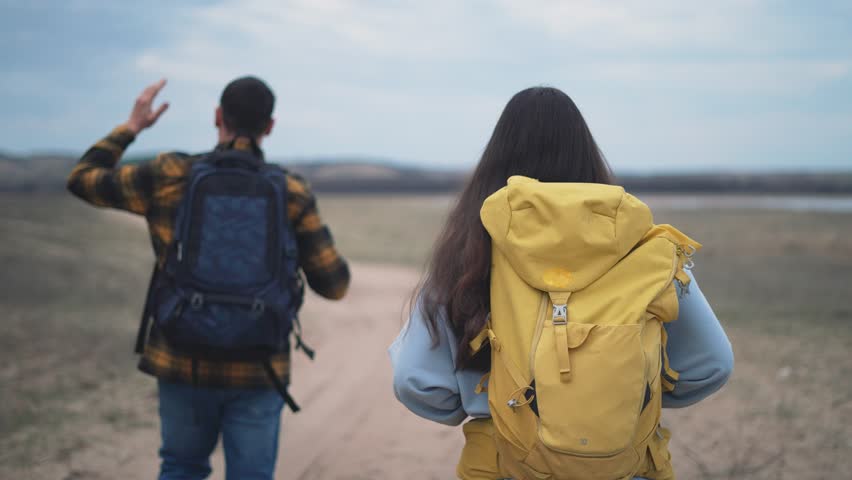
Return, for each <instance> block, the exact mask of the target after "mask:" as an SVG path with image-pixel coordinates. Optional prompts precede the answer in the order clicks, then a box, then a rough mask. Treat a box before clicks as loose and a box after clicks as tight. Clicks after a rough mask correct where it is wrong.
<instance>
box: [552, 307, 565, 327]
mask: <svg viewBox="0 0 852 480" xmlns="http://www.w3.org/2000/svg"><path fill="white" fill-rule="evenodd" d="M567 323H568V305H567V304H564V303H563V304H562V305H554V306H553V324H554V325H565V324H567Z"/></svg>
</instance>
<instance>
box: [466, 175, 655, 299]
mask: <svg viewBox="0 0 852 480" xmlns="http://www.w3.org/2000/svg"><path fill="white" fill-rule="evenodd" d="M480 216H481V219H482V223H483V225H484V226H485V229H486V230H487V231H488V233H489V235H490V236H491V239H492V243H493V246H494V247H495V248H497V249H499V250H500V252H501V253H502V254H503V255H505V256H506V258H507V260H508V261H509V263H510V264H511V265H512V268H513V269H514V270H515V271H516V272H517V273H518V275H519V276H520V277H521V278H522V279H523V280H524V281H525V282H527V283H528V284H529V285H530V286H532V287H534V288H536V289H538V290H542V291H547V292H554V291H556V292H575V291H578V290H582V289H583V288H585V287H586V286H588V285H589V284H591V283H592V282H594V281H595V280H597V279H598V278H600V277H601V276H602V275H603V274H605V273H606V272H607V271H609V270H610V269H611V268H612V267H613V266H614V265H615V264H616V263H618V262H619V261H620V260H621V259H622V258H624V256H625V255H627V254H628V253H629V252H630V251H631V250H632V249H633V248H634V247H635V246H636V245H637V244H638V243H640V241H641V240H642V239H643V238H644V237H645V236H646V234H647V233H648V232H649V231H650V230H651V229H652V228H653V227H654V225H653V217H652V215H651V210H650V209H649V208H648V207H647V206H646V205H645V204H644V203H642V202H641V201H639V199H637V198H636V197H634V196H633V195H630V194H629V193H626V192H625V191H624V189H623V188H622V187H618V186H613V185H603V184H592V183H543V182H539V181H538V180H534V179H531V178H527V177H523V176H514V177H511V178H509V180H508V183H507V185H506V187H503V188H502V189H500V190H498V191H497V192H496V193H494V194H493V195H491V196H490V197H488V199H486V200H485V203H484V204H483V206H482V210H481V212H480Z"/></svg>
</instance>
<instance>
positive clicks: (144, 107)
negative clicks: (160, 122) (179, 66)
mask: <svg viewBox="0 0 852 480" xmlns="http://www.w3.org/2000/svg"><path fill="white" fill-rule="evenodd" d="M165 86H166V79H165V78H164V79H162V80H160V81H159V82H157V83H155V84H153V85H149V86H148V87H147V88H146V89H145V90H143V91H142V93H141V94H140V95H139V98H137V99H136V103H135V104H134V105H133V111H132V112H130V118H129V119H128V120H127V123H125V125H126V126H127V128H129V129H130V130H131V131H133V133H134V134H135V135H138V134H139V132H141V131H142V130H145V129H146V128H148V127H150V126H151V125H154V123H155V122H156V121H157V119H159V118H160V115H162V114H163V112H165V111H166V109H167V108H169V103H168V102H165V103H163V104H162V105H160V106H159V107H158V108H157V110H156V111H154V110H153V109H152V106H153V104H154V98H156V96H157V94H158V93H160V90H162V89H163V87H165Z"/></svg>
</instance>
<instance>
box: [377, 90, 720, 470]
mask: <svg viewBox="0 0 852 480" xmlns="http://www.w3.org/2000/svg"><path fill="white" fill-rule="evenodd" d="M519 175H520V176H524V177H529V178H531V179H536V180H538V181H539V182H542V183H550V182H571V183H585V184H605V185H608V184H612V183H613V177H612V174H611V172H610V169H609V166H608V165H607V162H606V160H605V159H604V156H603V154H602V153H601V151H600V149H599V148H598V146H597V144H596V142H595V140H594V138H593V136H592V134H591V131H590V130H589V127H588V126H587V124H586V122H585V120H584V118H583V116H582V114H581V113H580V110H579V109H578V108H577V106H576V105H575V104H574V102H573V101H572V100H571V98H569V97H568V96H567V95H566V94H565V93H563V92H562V91H560V90H558V89H556V88H549V87H534V88H529V89H526V90H523V91H521V92H519V93H517V94H516V95H515V96H514V97H512V99H511V100H510V101H509V103H508V104H507V105H506V107H505V109H504V111H503V113H502V115H501V116H500V118H499V120H498V122H497V125H496V127H495V128H494V132H493V134H492V136H491V139H490V140H489V142H488V144H487V146H486V147H485V150H484V152H483V154H482V158H481V160H480V161H479V164H478V165H477V167H476V169H475V170H474V172H473V174H472V175H471V177H470V179H469V181H468V183H467V185H466V186H465V188H464V190H463V191H462V193H461V195H460V197H459V199H458V202H457V203H456V205H455V207H454V208H453V209H452V211H451V212H450V214H449V216H448V218H447V221H446V225H445V226H444V229H443V231H442V232H441V234H440V236H439V237H438V240H437V242H436V244H435V247H434V251H433V253H432V257H431V261H430V263H429V265H428V269H427V271H426V273H425V276H424V278H423V281H422V282H421V285H420V287H419V288H418V290H417V292H416V294H415V296H414V298H413V301H412V309H411V318H410V319H409V322H408V324H407V326H406V327H405V328H404V329H403V331H402V332H401V333H400V335H399V337H398V339H397V340H396V341H395V342H394V344H393V345H392V346H391V349H390V353H391V359H392V362H393V366H394V390H395V393H396V395H397V398H398V399H399V400H400V401H401V402H402V403H403V404H405V405H406V407H408V408H409V409H410V410H411V411H413V412H414V413H416V414H418V415H420V416H422V417H425V418H427V419H430V420H433V421H436V422H440V423H444V424H448V425H458V424H460V423H461V422H463V421H464V420H465V419H467V418H468V417H473V419H474V420H472V421H470V422H468V423H467V424H466V425H465V435H466V441H467V443H466V446H465V450H464V452H463V453H462V458H461V461H460V462H459V466H458V470H457V471H458V474H459V477H460V478H464V479H472V478H478V479H486V478H489V479H497V478H504V477H508V476H509V475H507V474H506V473H505V472H501V471H500V468H499V467H498V464H497V460H496V457H497V455H496V451H494V449H493V446H491V436H492V435H493V427H492V426H491V424H490V420H489V418H490V417H491V411H490V410H489V403H488V399H487V395H486V394H485V393H477V391H479V389H477V385H479V384H480V380H481V379H482V377H483V373H485V372H487V371H488V370H489V369H490V359H489V356H488V355H487V354H484V353H482V352H480V353H477V354H474V353H473V351H472V349H471V348H470V347H469V345H470V344H471V342H472V341H474V340H475V339H476V338H477V337H478V336H480V334H481V333H482V332H483V330H484V329H485V328H486V326H487V324H488V321H489V320H488V319H489V313H490V312H491V289H490V280H491V272H492V239H491V237H490V236H489V232H488V231H487V230H486V228H485V227H484V226H483V223H482V220H481V219H480V210H481V209H482V207H483V202H485V200H486V199H487V198H488V197H489V196H491V195H492V194H494V193H495V192H497V191H498V190H500V189H501V188H503V187H505V186H506V183H507V180H508V179H509V178H510V177H513V176H519ZM577 228H583V227H582V226H581V225H577ZM689 275H690V279H692V280H693V281H692V283H691V285H690V289H689V294H688V295H685V294H682V295H681V298H680V299H679V302H678V303H679V311H680V313H679V316H678V317H677V321H674V322H671V323H667V324H666V325H665V330H666V332H664V336H665V333H667V334H668V344H667V347H666V352H667V354H668V360H669V362H670V366H671V368H672V369H673V370H675V371H678V372H679V373H680V377H679V380H678V382H677V384H676V385H674V388H673V391H671V392H666V393H664V394H663V398H662V403H663V406H665V407H681V406H686V405H691V404H694V403H696V402H698V401H699V400H701V399H703V398H705V397H707V396H708V395H710V394H711V393H713V392H715V391H716V390H717V389H719V388H720V387H721V386H722V385H723V384H724V383H725V382H726V381H727V378H728V376H729V374H730V372H731V370H732V367H733V355H732V353H731V348H730V343H729V342H728V339H727V337H726V335H725V333H724V331H723V330H722V328H721V326H720V325H719V322H718V320H717V319H716V316H715V315H714V313H713V311H712V309H711V308H710V306H709V304H708V303H707V301H706V299H705V298H704V296H703V294H702V293H701V291H700V289H699V288H698V286H697V284H696V283H695V282H694V278H692V277H691V274H689ZM681 293H685V292H681ZM575 407H576V406H575ZM489 448H490V449H491V450H490V452H493V454H492V453H488V452H489ZM660 475H663V476H660V477H658V478H664V474H660ZM666 475H667V474H666ZM557 477H558V476H557ZM548 478H549V477H548Z"/></svg>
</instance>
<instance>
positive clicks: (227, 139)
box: [218, 131, 263, 147]
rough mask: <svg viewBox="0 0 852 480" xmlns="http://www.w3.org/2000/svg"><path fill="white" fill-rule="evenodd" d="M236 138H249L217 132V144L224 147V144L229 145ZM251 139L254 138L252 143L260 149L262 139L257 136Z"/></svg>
mask: <svg viewBox="0 0 852 480" xmlns="http://www.w3.org/2000/svg"><path fill="white" fill-rule="evenodd" d="M237 137H249V136H248V135H236V134H233V133H224V132H221V131H220V132H219V143H218V145H224V144H227V143H231V142H233V141H234V140H235V139H236V138H237ZM253 138H254V143H256V144H257V146H258V147H260V145H261V143H263V137H262V136H258V137H253Z"/></svg>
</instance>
